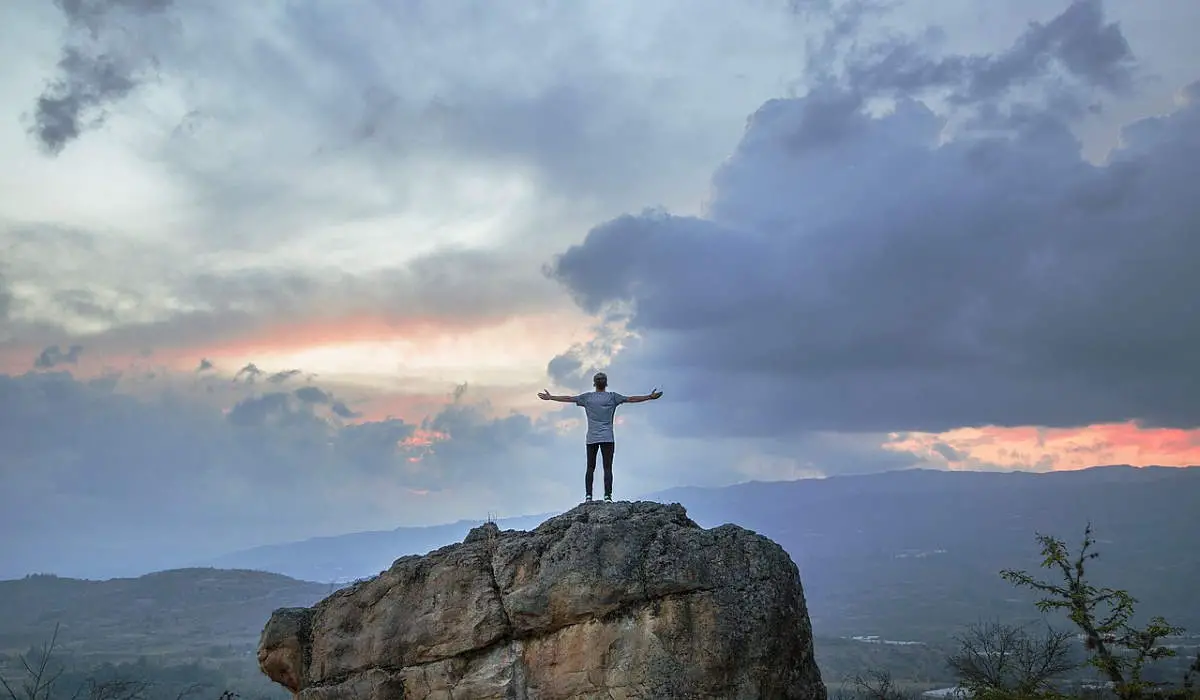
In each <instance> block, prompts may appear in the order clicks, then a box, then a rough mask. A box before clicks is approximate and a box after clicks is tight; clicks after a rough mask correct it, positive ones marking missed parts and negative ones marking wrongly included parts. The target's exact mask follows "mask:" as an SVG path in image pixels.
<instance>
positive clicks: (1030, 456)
mask: <svg viewBox="0 0 1200 700" xmlns="http://www.w3.org/2000/svg"><path fill="white" fill-rule="evenodd" d="M939 445H946V446H949V447H950V448H951V450H953V453H957V454H953V453H951V454H950V455H949V456H948V455H947V454H946V453H947V452H949V451H948V450H945V449H944V448H943V449H941V450H939V449H938V446H939ZM884 448H885V449H888V450H894V451H898V452H912V453H913V454H916V455H918V456H919V457H922V458H923V459H926V460H928V461H929V462H931V463H933V464H940V465H944V466H945V467H946V468H948V469H979V468H994V469H1006V470H1007V469H1013V470H1036V471H1069V470H1076V469H1085V468H1087V467H1092V466H1096V465H1102V464H1128V465H1132V466H1150V465H1155V466H1163V467H1186V466H1191V465H1198V464H1200V430H1179V429H1175V428H1143V427H1141V426H1139V425H1138V424H1136V423H1108V424H1101V425H1092V426H1087V427H1083V428H1039V427H1012V428H1001V427H986V428H959V429H956V430H950V431H947V432H944V433H904V434H895V435H894V436H893V438H892V439H891V440H890V441H888V442H887V443H885V444H884Z"/></svg>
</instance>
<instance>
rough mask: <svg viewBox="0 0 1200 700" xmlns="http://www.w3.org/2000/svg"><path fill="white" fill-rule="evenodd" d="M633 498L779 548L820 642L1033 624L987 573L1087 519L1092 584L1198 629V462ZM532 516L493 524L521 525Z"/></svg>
mask: <svg viewBox="0 0 1200 700" xmlns="http://www.w3.org/2000/svg"><path fill="white" fill-rule="evenodd" d="M646 499H647V500H655V501H660V502H679V503H682V504H683V505H684V506H685V507H686V508H687V510H688V513H689V515H690V516H691V517H692V518H693V519H694V520H696V521H697V522H699V523H700V524H701V525H704V526H706V527H711V526H715V525H720V524H722V523H726V522H732V523H736V524H738V525H741V526H743V527H746V528H749V529H751V530H755V531H757V532H759V533H761V534H764V535H766V536H768V537H770V538H772V539H774V540H775V541H777V542H779V543H780V544H781V545H782V546H783V547H784V548H785V549H786V550H787V551H788V552H789V553H790V554H791V555H792V558H793V559H794V560H795V561H796V562H797V564H798V565H799V566H800V569H801V575H802V578H803V582H804V586H805V590H806V593H807V596H808V601H809V607H810V612H811V614H812V618H813V625H814V628H815V629H817V630H818V631H819V632H820V633H822V634H826V635H837V636H851V635H881V636H882V637H884V638H887V639H920V638H944V637H945V635H946V633H947V629H949V628H957V627H961V626H962V625H964V624H968V623H970V622H974V621H976V620H978V619H980V618H981V617H988V618H991V617H1002V618H1004V619H1021V618H1024V619H1033V618H1035V617H1036V615H1035V614H1034V611H1033V607H1032V605H1031V601H1032V598H1030V597H1029V596H1028V594H1026V593H1024V592H1020V591H1016V590H1015V589H1013V588H1012V587H1011V586H1009V584H1007V583H1005V582H1004V581H1002V580H1001V579H1000V577H999V575H998V573H999V571H1000V569H1002V568H1026V569H1036V568H1037V565H1038V545H1037V542H1036V541H1035V535H1036V534H1037V533H1039V532H1042V533H1047V534H1054V535H1056V536H1058V537H1060V538H1063V539H1065V540H1066V541H1067V542H1068V543H1069V544H1071V545H1072V546H1076V545H1077V543H1078V542H1079V540H1080V539H1081V537H1082V534H1083V529H1084V526H1085V525H1086V524H1087V523H1088V522H1089V521H1090V522H1091V523H1092V524H1093V526H1094V528H1095V535H1096V537H1097V539H1098V540H1099V544H1098V550H1099V551H1100V552H1101V558H1100V559H1098V560H1096V561H1095V562H1094V568H1095V571H1096V575H1097V582H1099V583H1103V584H1107V585H1113V586H1117V587H1126V588H1129V589H1130V591H1131V592H1132V593H1134V594H1135V595H1136V596H1137V597H1138V598H1139V600H1140V601H1141V602H1142V607H1141V609H1142V610H1143V611H1144V612H1146V613H1147V614H1151V613H1154V614H1157V613H1162V614H1164V615H1167V616H1168V617H1169V618H1171V619H1172V621H1175V622H1178V623H1179V624H1183V625H1186V626H1187V627H1188V628H1189V629H1191V630H1193V631H1200V598H1198V597H1197V596H1196V595H1195V592H1194V589H1195V583H1196V581H1200V548H1197V546H1196V544H1197V542H1198V536H1200V467H1189V468H1170V467H1143V468H1134V467H1129V466H1107V467H1095V468H1092V469H1086V470H1080V471H1072V472H1052V473H1045V474H1031V473H1025V472H1005V473H999V472H946V471H933V470H908V471H897V472H887V473H882V474H870V475H860V476H840V477H830V478H827V479H804V480H800V481H791V482H769V483H764V482H754V483H747V484H741V485H737V486H729V487H723V488H680V489H671V490H668V491H663V492H659V493H655V494H651V495H649V496H647V497H646ZM596 507H598V508H602V507H604V505H603V504H597V506H596ZM546 517H548V514H546V515H530V516H523V517H518V518H509V519H505V520H500V521H497V522H498V524H499V525H500V527H501V528H503V529H530V528H532V527H536V526H537V525H538V524H539V523H541V522H542V521H543V520H545V519H546ZM478 524H479V523H478V522H474V521H462V522H458V523H453V524H449V525H439V526H434V527H421V528H397V529H395V530H391V531H381V532H360V533H353V534H347V535H340V536H334V537H321V538H315V539H310V540H304V541H301V542H290V543H285V544H277V545H269V546H264V547H256V548H254V549H249V550H245V551H241V552H236V553H233V554H229V555H226V556H223V557H220V558H218V559H215V560H212V561H209V562H204V564H205V565H207V566H214V567H219V568H244V569H259V570H263V571H272V572H277V573H281V574H285V575H287V576H291V577H293V578H297V579H302V580H308V581H322V582H345V581H349V580H353V579H356V578H362V577H367V576H372V575H375V574H377V573H378V572H380V571H382V570H383V569H386V568H387V567H388V566H390V565H391V562H392V561H393V560H395V559H396V558H398V557H400V556H404V555H407V554H419V553H424V552H427V551H430V550H432V549H436V548H438V547H441V546H444V545H447V544H450V543H453V542H457V541H461V540H462V538H463V537H464V536H465V535H466V533H467V531H468V530H469V529H470V528H471V527H473V526H475V525H478ZM1046 573H1047V574H1050V573H1051V572H1046Z"/></svg>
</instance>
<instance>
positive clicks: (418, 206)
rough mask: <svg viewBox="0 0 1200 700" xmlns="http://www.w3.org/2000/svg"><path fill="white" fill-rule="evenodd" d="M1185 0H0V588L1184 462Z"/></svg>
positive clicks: (1191, 79) (1188, 103)
mask: <svg viewBox="0 0 1200 700" xmlns="http://www.w3.org/2000/svg"><path fill="white" fill-rule="evenodd" d="M1197 30H1200V4H1197V3H1196V2H1194V0H1152V1H1150V2H1137V3H1135V2H1116V1H1113V0H1110V2H1107V3H1102V2H1100V1H1099V0H1078V1H1076V2H1068V1H1066V0H1008V1H1007V2H1005V3H964V2H960V1H959V0H896V1H895V2H886V3H885V2H871V1H868V0H746V1H745V2H738V3H732V2H727V1H726V0H654V2H644V1H643V0H571V1H570V2H566V1H563V2H545V1H544V0H511V1H509V2H503V3H499V2H487V1H485V0H405V1H404V2H393V1H391V0H387V1H385V0H347V1H346V2H339V3H285V2H259V3H235V2H222V3H183V2H173V1H172V0H54V2H45V1H44V0H10V1H9V2H4V3H0V90H2V91H3V92H2V94H3V101H2V102H0V532H2V533H3V538H2V539H0V561H3V562H4V568H3V569H2V570H0V576H16V575H20V574H22V573H25V572H27V571H35V570H37V571H56V572H59V573H66V574H71V573H78V572H80V571H84V570H85V569H87V566H88V562H94V561H96V560H99V559H109V560H112V559H116V560H119V561H122V562H126V563H128V566H129V567H130V570H131V571H135V572H136V571H139V570H147V569H152V568H156V567H163V566H173V565H179V564H182V563H186V562H188V561H192V560H195V559H197V558H201V557H205V556H209V555H212V554H217V553H221V552H225V551H228V550H232V549H238V548H241V547H246V546H252V545H256V544H262V543H268V542H276V541H280V540H293V539H300V538H304V537H309V536H313V535H319V534H334V533H340V532H348V531H354V530H362V529H379V528H391V527H395V526H398V525H413V524H427V523H437V522H447V521H452V520H457V519H461V518H475V519H483V518H485V517H487V516H488V515H489V514H491V515H495V516H507V515H516V514H523V513H537V512H547V511H553V510H559V509H562V508H566V507H569V506H570V505H572V504H573V503H574V502H576V501H577V500H578V499H579V498H580V497H581V495H582V485H581V484H580V483H579V482H580V480H581V473H582V458H583V447H582V444H583V430H582V425H581V424H580V420H579V419H580V418H581V416H580V413H579V409H577V408H575V407H572V406H564V405H562V404H551V403H544V402H541V401H539V400H538V399H537V398H536V396H535V394H536V392H537V391H538V390H540V389H542V388H543V387H548V388H550V390H551V391H552V392H554V393H577V392H579V391H583V390H586V389H587V384H588V381H587V377H588V376H589V374H590V372H591V371H593V370H594V369H596V368H604V369H606V370H607V371H608V372H609V375H610V377H611V381H612V388H613V389H614V390H616V391H621V392H623V393H626V394H638V393H646V392H648V391H649V390H650V389H651V388H653V387H654V386H662V387H663V388H664V390H665V396H664V398H663V399H662V400H661V401H659V402H656V403H653V404H643V405H636V406H629V407H627V408H624V409H622V410H621V424H620V425H619V426H618V428H617V430H618V439H619V446H618V457H617V477H616V479H617V497H619V498H631V497H636V496H638V495H639V494H644V493H649V492H652V491H654V490H657V489H661V488H666V487H670V486H678V485H722V484H729V483H735V482H739V481H745V480H750V479H792V478H799V477H805V476H819V475H832V474H843V473H861V472H870V471H881V470H887V469H899V468H906V467H913V466H925V467H936V468H949V469H1026V470H1051V469H1072V468H1080V467H1084V466H1090V465H1095V464H1112V463H1128V464H1139V465H1145V464H1162V465H1185V464H1195V463H1200V431H1198V430H1197V429H1198V428H1200V403H1197V402H1196V401H1195V398H1194V397H1195V396H1196V395H1197V393H1198V392H1200V370H1198V369H1197V367H1196V359H1195V356H1194V349H1195V348H1196V347H1197V346H1198V344H1200V323H1198V322H1197V321H1196V320H1195V318H1194V316H1193V315H1192V305H1193V301H1194V300H1195V299H1196V298H1197V297H1200V276H1198V275H1195V274H1194V268H1195V262H1196V261H1197V260H1200V233H1198V232H1200V198H1198V197H1197V196H1196V185H1195V183H1196V182H1197V181H1200V82H1197V81H1200V70H1198V69H1197V68H1196V66H1200V45H1198V44H1197V43H1196V42H1195V36H1196V34H1197Z"/></svg>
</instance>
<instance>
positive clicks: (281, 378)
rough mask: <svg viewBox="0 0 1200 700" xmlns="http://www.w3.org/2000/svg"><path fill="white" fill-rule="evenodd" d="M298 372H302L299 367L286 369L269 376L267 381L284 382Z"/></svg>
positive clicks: (273, 382)
mask: <svg viewBox="0 0 1200 700" xmlns="http://www.w3.org/2000/svg"><path fill="white" fill-rule="evenodd" d="M298 374H300V370H298V369H285V370H282V371H279V372H276V373H275V374H272V375H271V376H269V377H267V381H268V382H271V383H272V384H282V383H284V382H286V381H287V380H289V379H291V378H292V377H295V376H296V375H298Z"/></svg>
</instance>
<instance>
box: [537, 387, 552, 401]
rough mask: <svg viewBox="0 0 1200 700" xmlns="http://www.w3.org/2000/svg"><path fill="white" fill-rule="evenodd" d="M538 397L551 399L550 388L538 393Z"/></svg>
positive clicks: (545, 399) (546, 399)
mask: <svg viewBox="0 0 1200 700" xmlns="http://www.w3.org/2000/svg"><path fill="white" fill-rule="evenodd" d="M538 398H539V399H541V400H542V401H549V400H550V391H549V390H548V389H542V393H540V394H538Z"/></svg>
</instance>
